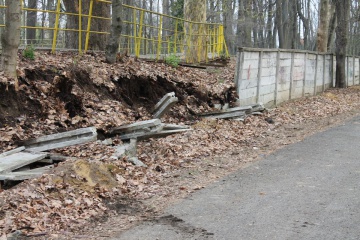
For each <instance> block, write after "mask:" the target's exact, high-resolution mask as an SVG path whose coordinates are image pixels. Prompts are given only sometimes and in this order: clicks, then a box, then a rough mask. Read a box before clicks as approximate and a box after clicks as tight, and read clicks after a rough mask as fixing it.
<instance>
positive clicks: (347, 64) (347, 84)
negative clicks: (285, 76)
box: [346, 56, 350, 87]
mask: <svg viewBox="0 0 360 240" xmlns="http://www.w3.org/2000/svg"><path fill="white" fill-rule="evenodd" d="M349 69H350V68H349V57H348V56H346V87H348V86H349Z"/></svg>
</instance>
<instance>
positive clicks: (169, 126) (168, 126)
mask: <svg viewBox="0 0 360 240" xmlns="http://www.w3.org/2000/svg"><path fill="white" fill-rule="evenodd" d="M180 129H190V126H187V125H177V124H167V123H163V130H180Z"/></svg>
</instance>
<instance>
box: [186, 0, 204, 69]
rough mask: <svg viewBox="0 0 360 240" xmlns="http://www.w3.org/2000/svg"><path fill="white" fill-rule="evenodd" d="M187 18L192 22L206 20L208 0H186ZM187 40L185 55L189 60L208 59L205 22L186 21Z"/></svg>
mask: <svg viewBox="0 0 360 240" xmlns="http://www.w3.org/2000/svg"><path fill="white" fill-rule="evenodd" d="M184 15H185V20H187V21H192V22H198V23H199V22H205V21H206V0H185V2H184ZM185 32H186V40H185V41H186V42H187V43H189V46H187V47H186V49H185V56H186V59H187V61H189V62H200V61H204V60H205V59H206V54H207V53H206V48H205V45H206V39H205V37H204V35H205V33H206V29H205V26H204V25H203V24H189V23H187V22H186V23H185Z"/></svg>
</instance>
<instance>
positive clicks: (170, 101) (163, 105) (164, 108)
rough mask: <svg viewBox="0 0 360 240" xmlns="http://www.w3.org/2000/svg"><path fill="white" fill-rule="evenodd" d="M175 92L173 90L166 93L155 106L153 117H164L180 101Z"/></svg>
mask: <svg viewBox="0 0 360 240" xmlns="http://www.w3.org/2000/svg"><path fill="white" fill-rule="evenodd" d="M178 100H179V99H178V98H177V97H175V93H173V92H171V93H168V94H166V95H165V96H164V97H163V98H162V99H161V100H160V101H159V102H158V103H157V104H156V105H155V107H154V115H153V118H161V117H163V116H164V115H165V114H166V113H167V112H168V111H169V110H170V108H172V107H173V106H174V105H175V103H177V102H178Z"/></svg>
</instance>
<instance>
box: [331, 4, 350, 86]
mask: <svg viewBox="0 0 360 240" xmlns="http://www.w3.org/2000/svg"><path fill="white" fill-rule="evenodd" d="M335 9H336V13H337V27H336V40H335V46H336V49H335V52H336V82H335V86H336V87H338V88H345V87H346V74H345V69H346V68H345V60H346V47H347V42H348V39H347V37H348V29H349V16H350V0H335Z"/></svg>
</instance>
